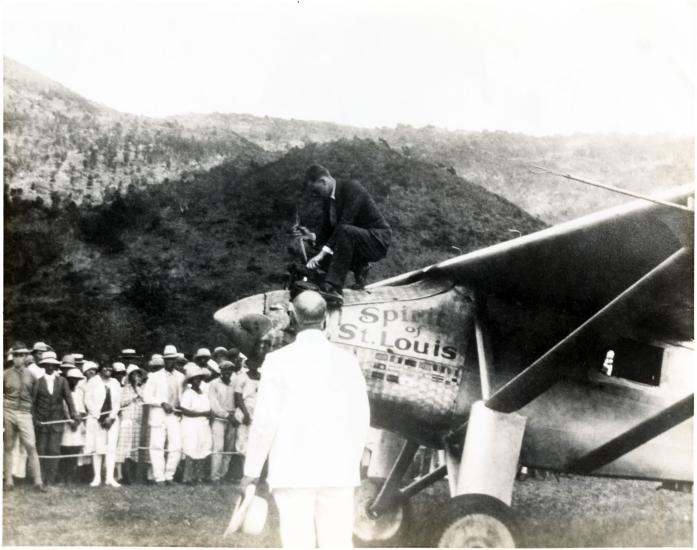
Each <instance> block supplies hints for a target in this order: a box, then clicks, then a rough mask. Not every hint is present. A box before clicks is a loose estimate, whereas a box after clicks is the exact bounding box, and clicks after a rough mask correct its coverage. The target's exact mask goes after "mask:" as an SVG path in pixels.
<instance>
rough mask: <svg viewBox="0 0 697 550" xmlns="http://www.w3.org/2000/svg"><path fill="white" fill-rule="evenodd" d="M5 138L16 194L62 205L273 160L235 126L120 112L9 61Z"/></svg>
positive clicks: (7, 172) (7, 169)
mask: <svg viewBox="0 0 697 550" xmlns="http://www.w3.org/2000/svg"><path fill="white" fill-rule="evenodd" d="M3 138H4V139H3V143H4V183H5V186H6V187H7V188H8V190H9V193H10V195H11V196H21V197H23V198H24V199H25V200H34V199H35V198H37V197H38V198H40V199H41V200H42V201H44V202H54V201H55V202H58V203H63V204H67V203H69V202H70V201H74V202H75V203H77V204H82V203H83V202H84V203H87V204H98V203H100V202H102V201H103V200H104V199H108V198H110V197H112V196H114V194H116V193H123V192H125V191H126V190H127V189H128V187H129V186H131V185H132V186H134V187H136V188H143V187H145V186H147V185H150V184H152V183H157V182H162V181H165V180H167V179H179V178H180V177H182V176H183V177H186V176H187V175H190V174H192V173H195V172H199V171H205V170H208V169H209V168H211V167H213V166H216V165H219V164H221V163H223V162H227V163H232V164H234V165H235V166H237V167H238V168H240V169H246V168H247V167H248V166H250V165H251V164H253V163H258V164H263V163H265V162H268V161H269V160H271V159H273V158H275V156H274V155H272V154H270V153H268V152H266V151H265V150H264V149H262V148H261V147H259V146H257V145H254V144H253V143H251V142H250V141H248V140H246V139H245V138H243V137H241V136H240V135H238V134H236V133H235V132H233V131H231V130H229V129H211V130H210V131H208V132H200V131H194V132H192V131H190V130H187V129H186V128H183V127H182V126H181V125H179V124H177V123H176V122H172V121H164V120H156V119H151V118H146V117H138V116H133V115H128V114H123V113H119V112H117V111H114V110H113V109H109V108H108V107H105V106H103V105H100V104H98V103H95V102H92V101H88V100H87V99H85V98H83V97H81V96H80V95H78V94H76V93H74V92H72V91H70V90H69V89H67V88H66V87H65V86H63V85H61V84H59V83H57V82H54V81H52V80H50V79H48V78H46V77H44V76H42V75H40V74H38V73H36V72H34V71H32V70H31V69H29V68H27V67H25V66H23V65H21V64H20V63H17V62H15V61H13V60H11V59H8V58H5V72H4V134H3Z"/></svg>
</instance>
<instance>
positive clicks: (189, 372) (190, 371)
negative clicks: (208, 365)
mask: <svg viewBox="0 0 697 550" xmlns="http://www.w3.org/2000/svg"><path fill="white" fill-rule="evenodd" d="M184 375H185V376H184V382H188V381H189V380H191V379H192V378H196V377H197V376H205V375H206V372H205V371H204V370H203V369H202V368H201V367H199V366H198V365H197V364H196V363H187V364H186V365H184Z"/></svg>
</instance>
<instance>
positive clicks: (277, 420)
mask: <svg viewBox="0 0 697 550" xmlns="http://www.w3.org/2000/svg"><path fill="white" fill-rule="evenodd" d="M261 372H262V376H261V383H260V385H259V393H258V395H257V403H256V409H255V411H254V418H253V419H252V427H251V431H250V436H249V443H248V448H247V456H246V460H245V466H244V473H245V475H247V476H251V477H259V475H260V473H261V469H262V467H263V464H264V461H265V459H266V457H267V455H268V457H269V476H268V482H269V485H270V486H271V487H272V488H303V487H308V488H309V487H352V486H356V485H358V484H359V483H360V476H359V473H360V470H359V469H360V460H361V455H362V453H363V447H364V445H365V442H366V439H367V433H368V427H369V424H370V410H369V405H368V394H367V390H366V384H365V379H364V378H363V373H362V372H361V368H360V366H359V364H358V361H357V359H356V358H355V357H354V356H353V355H351V354H350V353H348V352H346V351H344V350H342V349H341V348H339V347H337V346H335V345H334V344H332V343H330V342H329V341H328V340H327V338H326V337H325V335H324V333H322V332H321V331H319V330H305V331H302V332H300V333H299V334H298V336H297V338H296V341H295V342H294V343H292V344H290V345H288V346H285V347H284V348H281V349H280V350H278V351H276V352H273V353H270V354H268V355H267V356H266V360H265V361H264V365H263V368H262V371H261Z"/></svg>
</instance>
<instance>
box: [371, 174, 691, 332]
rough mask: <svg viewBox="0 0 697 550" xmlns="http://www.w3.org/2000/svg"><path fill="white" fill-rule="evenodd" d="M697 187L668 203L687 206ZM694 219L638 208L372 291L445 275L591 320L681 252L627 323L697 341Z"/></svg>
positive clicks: (673, 194)
mask: <svg viewBox="0 0 697 550" xmlns="http://www.w3.org/2000/svg"><path fill="white" fill-rule="evenodd" d="M692 197H694V186H693V185H692V184H690V185H685V186H681V187H679V188H677V189H673V190H671V191H670V192H667V193H664V194H662V195H661V196H660V198H661V199H664V200H668V201H672V202H674V203H678V204H683V205H685V204H687V202H688V201H691V200H692ZM693 231H694V213H692V212H686V211H683V210H679V209H674V208H671V207H667V206H663V205H659V204H655V203H651V202H648V201H642V200H640V201H633V202H630V203H627V204H624V205H621V206H618V207H615V208H611V209H608V210H604V211H601V212H598V213H595V214H591V215H589V216H585V217H582V218H579V219H576V220H572V221H569V222H566V223H563V224H560V225H557V226H554V227H550V228H548V229H544V230H542V231H538V232H536V233H533V234H530V235H526V236H523V237H520V238H517V239H513V240H511V241H507V242H503V243H499V244H496V245H493V246H490V247H487V248H484V249H481V250H477V251H475V252H472V253H469V254H465V255H463V256H459V257H457V258H452V259H449V260H446V261H443V262H440V263H438V264H434V265H431V266H428V267H426V268H424V269H420V270H417V271H412V272H410V273H406V274H404V275H400V276H398V277H393V278H391V279H387V280H384V281H380V282H379V283H375V284H374V285H371V286H369V287H368V289H370V288H375V287H379V286H385V285H400V284H406V283H410V282H413V281H416V280H419V279H423V278H429V277H439V276H444V277H447V278H450V279H452V280H454V281H455V282H457V283H462V284H470V285H472V286H474V287H476V288H477V289H479V290H480V291H482V292H485V293H489V294H496V295H498V296H502V297H505V298H507V299H510V300H514V301H516V302H518V303H528V304H537V305H544V306H547V307H551V308H555V309H558V310H559V311H563V312H566V313H569V314H573V315H574V316H578V317H579V318H583V319H585V318H588V317H590V316H591V315H593V314H595V313H596V312H598V311H599V310H600V309H601V308H603V307H604V306H605V305H606V304H608V303H609V302H610V301H611V300H612V299H613V298H615V297H616V296H618V295H619V294H621V293H622V292H623V291H624V290H625V289H627V288H628V287H630V286H631V285H632V284H633V283H634V282H635V281H637V280H638V279H640V278H641V277H643V276H644V275H646V274H647V273H649V272H650V271H651V270H652V269H654V268H656V267H657V266H659V265H661V263H662V262H664V261H665V260H666V259H667V258H669V257H670V256H671V255H673V254H674V253H676V252H677V251H678V250H680V249H683V248H684V249H685V252H686V253H685V254H682V255H681V256H680V257H679V258H678V259H677V261H675V262H670V263H669V265H666V267H665V269H661V270H659V273H657V275H656V276H655V277H653V278H652V280H651V284H650V285H645V287H644V288H642V289H641V292H639V293H637V294H636V295H635V296H633V297H632V301H631V307H632V314H631V315H630V316H629V317H625V319H624V322H625V323H627V324H628V325H632V327H631V328H632V329H633V330H634V331H636V332H640V333H642V334H644V335H649V337H650V338H651V339H654V340H664V341H686V340H690V339H692V338H693V333H694V327H693V318H694V299H693V273H694V268H693V265H694V255H693V252H692V249H693V246H694V243H693Z"/></svg>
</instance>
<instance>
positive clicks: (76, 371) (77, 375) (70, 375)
mask: <svg viewBox="0 0 697 550" xmlns="http://www.w3.org/2000/svg"><path fill="white" fill-rule="evenodd" d="M65 376H66V378H79V379H80V380H84V379H85V376H84V375H83V374H82V373H81V372H80V369H78V368H75V367H73V368H72V369H70V370H69V371H68V373H67V374H66V375H65Z"/></svg>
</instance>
